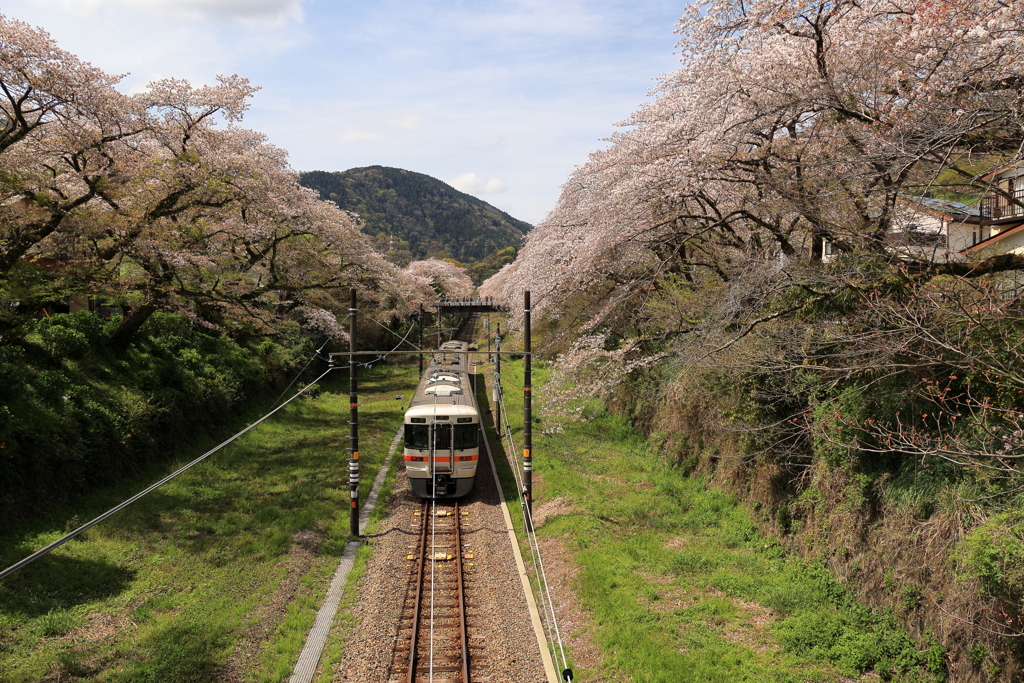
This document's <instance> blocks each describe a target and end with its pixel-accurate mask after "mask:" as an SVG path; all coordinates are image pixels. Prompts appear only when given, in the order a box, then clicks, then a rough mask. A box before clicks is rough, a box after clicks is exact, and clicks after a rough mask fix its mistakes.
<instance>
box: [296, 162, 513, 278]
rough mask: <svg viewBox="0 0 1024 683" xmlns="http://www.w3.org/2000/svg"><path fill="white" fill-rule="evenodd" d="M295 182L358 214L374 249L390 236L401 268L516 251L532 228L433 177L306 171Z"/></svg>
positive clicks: (391, 171)
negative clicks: (430, 259)
mask: <svg viewBox="0 0 1024 683" xmlns="http://www.w3.org/2000/svg"><path fill="white" fill-rule="evenodd" d="M300 182H301V183H302V184H303V185H304V186H306V187H309V188H313V189H315V190H317V191H318V192H319V193H320V197H321V198H323V199H326V200H329V201H332V202H334V203H335V204H337V205H338V206H339V207H340V208H342V209H344V210H346V211H351V212H353V213H355V214H358V215H359V217H360V218H361V219H362V220H363V221H365V223H366V225H365V226H364V227H363V232H365V233H366V234H367V235H370V236H371V237H374V238H376V241H375V246H376V247H377V248H378V249H381V250H382V251H383V250H386V249H387V248H388V245H389V241H390V240H389V238H390V237H391V236H394V238H395V252H398V253H396V254H393V255H392V258H393V260H394V261H395V262H397V263H399V264H401V265H405V264H406V263H407V262H408V261H411V260H414V259H422V258H427V257H435V258H453V259H456V260H457V261H460V262H462V263H464V264H473V263H476V262H482V261H484V260H485V259H486V258H487V257H488V256H489V255H493V254H494V252H498V251H501V250H503V249H506V248H508V247H514V248H515V249H518V248H519V246H520V244H521V242H522V238H523V235H525V234H526V233H527V232H528V231H529V230H530V227H531V226H530V224H529V223H524V222H523V221H520V220H516V219H515V218H513V217H512V216H509V215H508V214H507V213H505V212H504V211H499V210H498V209H496V208H494V207H493V206H491V205H490V204H488V203H487V202H485V201H482V200H480V199H477V198H476V197H472V196H470V195H468V194H465V193H463V192H459V191H458V190H456V189H454V188H452V187H451V186H450V185H448V184H447V183H444V182H441V181H440V180H437V179H436V178H432V177H430V176H428V175H424V174H422V173H413V172H412V171H404V170H402V169H400V168H388V167H386V166H368V167H366V168H353V169H350V170H348V171H341V172H335V173H328V172H326V171H309V172H307V173H302V174H301V175H300ZM491 260H494V256H492V259H491ZM501 265H504V264H503V263H502V264H500V265H498V266H497V267H499V268H500V267H501ZM496 269H497V268H495V269H493V270H496ZM481 274H482V275H484V277H486V276H489V275H491V274H493V271H491V272H486V271H485V272H482V273H481ZM479 281H480V280H478V282H479Z"/></svg>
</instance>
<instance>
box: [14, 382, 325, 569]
mask: <svg viewBox="0 0 1024 683" xmlns="http://www.w3.org/2000/svg"><path fill="white" fill-rule="evenodd" d="M334 369H335V368H333V367H331V368H327V370H326V371H325V372H324V373H323V374H322V375H320V376H319V377H317V378H316V379H315V380H313V381H312V382H311V383H310V384H309V385H307V386H305V387H303V388H301V389H299V390H298V391H297V392H296V393H295V395H294V396H292V397H291V398H289V399H288V400H287V401H285V402H284V403H282V404H281V405H279V406H278V407H276V408H274V409H273V410H271V411H270V412H268V413H267V414H266V415H264V416H263V417H261V418H260V419H258V420H256V421H255V422H253V423H252V424H250V425H249V426H248V427H246V428H245V429H243V430H242V431H240V432H238V433H237V434H235V435H234V436H232V437H231V438H229V439H227V440H225V441H223V442H221V443H220V444H218V445H217V446H215V447H214V448H212V449H210V450H208V451H207V452H206V453H203V454H202V455H201V456H199V457H198V458H196V459H195V460H193V461H192V462H190V463H188V464H187V465H185V466H184V467H181V468H179V469H177V470H175V471H174V472H172V473H171V474H169V475H167V476H166V477H164V478H163V479H161V480H160V481H158V482H157V483H155V484H153V485H152V486H150V487H149V488H147V489H145V490H143V491H140V492H139V493H136V494H135V495H134V496H132V497H131V498H129V499H128V500H126V501H124V502H123V503H120V504H119V505H116V506H114V507H112V508H111V509H109V510H107V511H106V512H104V513H103V514H102V515H100V516H99V517H96V518H95V519H93V520H92V521H90V522H86V523H85V524H83V525H82V526H80V527H78V528H77V529H75V530H74V531H72V532H71V533H69V534H66V535H64V536H63V537H61V538H59V539H57V540H56V541H54V542H53V543H51V544H50V545H48V546H46V547H45V548H41V549H39V550H37V551H36V552H34V553H32V554H31V555H29V556H28V557H26V558H24V559H23V560H20V561H19V562H16V563H14V564H12V565H11V566H10V567H8V568H7V569H4V570H3V571H0V580H3V579H5V578H7V577H8V576H10V575H11V574H13V573H15V572H17V571H19V570H20V569H23V568H24V567H26V566H28V565H30V564H31V563H33V562H35V561H36V560H38V559H39V558H41V557H43V556H44V555H48V554H50V553H51V552H52V551H54V550H56V549H57V548H59V547H60V546H62V545H64V544H65V543H67V542H68V541H70V540H71V539H73V538H76V537H78V536H80V535H82V534H83V533H85V532H86V531H88V530H89V529H91V528H92V527H94V526H96V525H97V524H99V523H100V522H102V521H104V520H106V519H107V518H109V517H112V516H113V515H115V514H117V513H118V512H120V511H121V510H123V509H125V508H126V507H128V506H129V505H131V504H132V503H134V502H136V501H137V500H139V499H141V498H143V497H145V496H146V495H148V494H150V493H152V492H153V491H155V490H157V489H158V488H160V487H161V486H163V485H164V484H166V483H167V482H169V481H171V480H172V479H174V478H175V477H177V476H178V475H180V474H182V473H184V472H186V471H187V470H190V469H192V468H193V467H195V466H196V465H198V464H199V463H201V462H202V461H204V460H206V459H207V458H208V457H210V456H211V455H213V454H214V453H216V452H217V451H219V450H220V449H222V448H224V447H225V446H227V445H228V444H230V443H232V442H233V441H235V440H237V439H238V438H240V437H241V436H243V435H244V434H246V433H248V432H250V431H251V430H253V429H255V428H256V427H257V426H258V425H259V424H261V423H262V422H263V421H265V420H266V419H267V418H269V417H270V416H271V415H273V414H274V413H276V412H278V411H279V410H281V409H282V408H284V407H285V406H286V405H288V404H289V403H291V402H292V401H294V400H295V399H297V398H298V397H299V396H301V395H302V394H303V393H304V392H305V391H306V390H307V389H309V388H310V387H311V386H313V384H315V383H316V382H318V381H320V380H321V379H323V378H324V377H326V376H327V374H328V373H330V372H331V371H332V370H334Z"/></svg>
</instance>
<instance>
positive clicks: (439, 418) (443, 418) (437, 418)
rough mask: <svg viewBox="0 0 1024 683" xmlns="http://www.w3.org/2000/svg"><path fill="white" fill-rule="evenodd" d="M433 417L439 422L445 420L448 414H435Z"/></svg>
mask: <svg viewBox="0 0 1024 683" xmlns="http://www.w3.org/2000/svg"><path fill="white" fill-rule="evenodd" d="M434 419H435V420H437V421H438V422H441V421H442V420H447V419H448V416H447V415H435V416H434Z"/></svg>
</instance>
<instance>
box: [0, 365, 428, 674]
mask: <svg viewBox="0 0 1024 683" xmlns="http://www.w3.org/2000/svg"><path fill="white" fill-rule="evenodd" d="M415 379H416V378H415V368H383V369H378V370H374V371H371V372H369V373H367V376H366V377H364V378H363V380H362V381H361V393H360V404H361V409H360V420H361V423H362V424H361V430H360V445H361V448H360V452H361V454H362V474H363V477H362V486H361V496H364V497H365V496H366V494H367V493H368V492H369V489H370V486H371V484H372V481H373V478H374V476H375V474H376V472H377V470H378V469H379V466H380V464H381V462H382V461H383V459H384V457H385V456H386V454H387V450H388V446H389V445H390V442H391V439H392V437H393V435H394V433H395V428H396V426H397V424H398V421H399V419H400V413H401V410H400V408H401V405H400V402H399V401H396V400H395V396H396V395H400V394H405V395H406V397H408V396H409V395H410V394H411V391H412V388H413V386H414V384H415ZM320 386H321V388H322V390H323V391H322V392H321V393H320V394H319V396H317V397H316V398H314V399H307V398H300V399H298V400H297V401H295V402H294V403H292V404H291V405H290V406H288V407H287V408H286V409H285V410H284V411H282V412H281V413H279V414H278V415H277V416H275V417H274V418H272V419H271V420H269V421H267V422H266V423H264V424H263V425H261V426H260V427H258V428H257V429H256V430H254V431H253V432H250V434H248V435H246V436H245V437H243V438H242V439H241V440H239V441H237V442H235V443H234V444H232V445H231V446H229V447H227V448H226V449H225V450H224V451H222V452H220V453H218V454H216V455H214V456H212V457H211V458H210V459H209V460H207V461H206V462H204V463H202V464H201V465H199V466H197V467H195V468H194V469H192V470H190V471H189V472H187V473H185V474H183V475H182V476H181V477H179V478H178V479H176V480H174V481H173V482H171V483H169V484H167V485H165V486H164V487H163V488H161V489H158V490H157V491H156V492H154V493H153V494H151V495H149V496H147V497H146V498H144V499H143V500H141V501H139V502H138V503H136V504H135V505H133V506H132V507H130V508H128V509H127V510H125V511H123V512H121V513H119V514H118V515H116V516H115V517H113V518H111V519H110V520H108V521H107V522H105V523H103V524H101V525H99V526H97V527H95V528H93V529H91V530H90V531H88V532H87V533H86V534H84V536H83V537H82V538H81V540H76V541H72V542H71V543H68V544H67V545H65V546H62V547H61V548H60V549H58V550H57V551H55V552H54V553H52V554H51V555H49V556H47V557H45V558H43V559H41V560H39V561H37V562H35V563H34V564H32V565H30V566H29V567H28V568H26V569H24V570H23V571H21V572H20V573H18V574H16V575H14V576H12V577H10V578H8V579H7V580H5V581H3V582H0V680H2V681H5V682H6V681H18V682H20V681H26V682H27V681H38V680H54V681H56V680H61V681H68V680H75V679H89V680H96V681H111V682H115V681H117V682H120V681H124V682H127V681H132V682H138V681H175V682H176V683H184V682H187V681H207V680H212V679H214V678H216V677H218V676H225V675H231V676H237V679H238V680H260V681H280V680H285V679H286V678H287V676H288V675H289V674H290V670H291V666H292V665H293V663H294V661H295V659H296V657H297V655H298V652H299V650H300V649H301V647H302V643H303V640H304V637H305V635H306V632H307V631H308V629H309V627H310V626H311V625H312V622H313V618H314V616H315V609H316V607H317V606H318V605H319V603H320V601H321V599H322V597H323V594H324V592H325V591H326V585H327V583H328V581H329V579H330V576H331V575H332V573H333V571H334V569H335V567H336V564H337V559H338V557H339V556H340V554H341V552H342V550H343V548H344V545H345V543H346V542H347V541H348V540H349V536H348V487H347V471H346V467H345V464H344V463H345V458H346V457H347V451H346V448H347V446H348V438H347V437H348V424H347V421H348V412H349V408H348V396H347V375H346V374H345V373H344V372H343V371H336V374H334V375H333V376H329V377H328V378H327V379H325V380H324V381H322V382H321V383H320ZM254 417H255V416H254ZM209 447H210V444H200V445H197V446H196V447H195V448H194V449H193V450H192V451H191V452H188V453H182V454H181V458H180V461H179V462H178V463H177V464H176V465H172V466H166V465H165V466H163V467H160V468H157V467H152V468H150V469H148V470H147V471H145V472H144V473H142V474H140V475H139V476H137V477H133V478H132V479H130V480H124V481H118V482H114V483H112V484H111V485H110V486H109V487H106V488H104V489H102V490H96V491H94V492H93V493H92V494H90V495H88V496H87V497H85V498H83V499H81V500H80V501H79V503H77V504H76V505H74V507H65V508H60V509H54V510H52V511H51V512H49V513H48V514H47V515H46V516H45V519H41V520H37V521H34V522H32V523H29V524H25V525H21V526H14V527H7V528H5V529H4V530H3V532H2V536H0V548H2V550H0V565H3V566H7V565H9V564H11V563H13V562H14V561H16V560H18V559H20V558H21V557H23V556H25V555H27V554H28V553H29V552H30V551H31V550H34V549H36V548H38V547H41V546H43V545H45V544H46V543H49V542H52V541H53V540H56V539H57V538H59V537H60V536H61V535H62V534H63V533H64V532H65V530H66V529H70V528H73V527H74V526H75V525H76V524H78V523H79V522H80V521H83V520H86V519H90V518H92V516H94V515H96V514H98V513H99V512H102V511H103V510H105V509H107V508H108V507H110V506H112V505H113V504H116V503H117V502H119V501H121V500H123V499H125V498H127V497H128V496H130V495H131V494H133V493H135V492H137V491H138V490H140V489H142V488H144V487H145V486H146V485H148V484H149V483H151V482H152V481H153V480H155V479H157V478H159V477H160V476H162V475H163V474H165V473H166V472H168V471H171V469H172V467H174V466H177V465H180V464H182V463H183V462H186V461H187V460H190V459H192V458H194V457H195V456H196V455H198V454H199V453H202V452H203V451H204V449H207V448H209ZM392 478H393V477H392Z"/></svg>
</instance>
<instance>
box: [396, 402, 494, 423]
mask: <svg viewBox="0 0 1024 683" xmlns="http://www.w3.org/2000/svg"><path fill="white" fill-rule="evenodd" d="M476 416H477V409H476V406H475V405H452V404H451V403H445V404H441V403H438V404H437V405H434V403H433V402H430V403H421V404H420V405H414V406H412V407H411V408H409V410H407V411H406V413H405V421H406V422H408V421H409V418H410V417H427V418H436V417H448V418H455V417H476Z"/></svg>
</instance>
